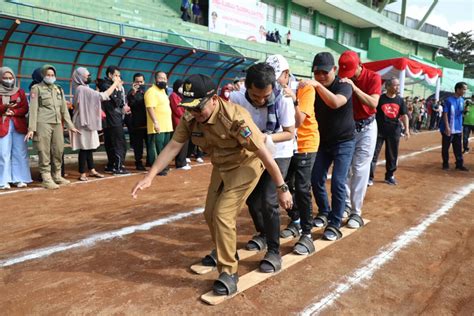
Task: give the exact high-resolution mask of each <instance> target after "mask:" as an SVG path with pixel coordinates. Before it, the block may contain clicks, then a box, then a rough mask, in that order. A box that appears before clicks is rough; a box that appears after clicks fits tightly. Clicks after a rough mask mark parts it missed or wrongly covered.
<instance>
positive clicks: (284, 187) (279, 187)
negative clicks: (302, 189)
mask: <svg viewBox="0 0 474 316" xmlns="http://www.w3.org/2000/svg"><path fill="white" fill-rule="evenodd" d="M277 189H279V190H281V192H288V190H290V188H289V187H288V185H287V184H286V183H283V184H282V185H279V186H277Z"/></svg>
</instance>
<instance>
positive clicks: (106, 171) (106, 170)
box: [104, 166, 115, 173]
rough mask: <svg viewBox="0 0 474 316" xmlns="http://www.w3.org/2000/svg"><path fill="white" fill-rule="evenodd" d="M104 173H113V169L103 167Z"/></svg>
mask: <svg viewBox="0 0 474 316" xmlns="http://www.w3.org/2000/svg"><path fill="white" fill-rule="evenodd" d="M104 172H105V173H115V169H114V168H113V167H109V166H105V168H104Z"/></svg>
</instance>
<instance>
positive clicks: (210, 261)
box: [201, 249, 217, 267]
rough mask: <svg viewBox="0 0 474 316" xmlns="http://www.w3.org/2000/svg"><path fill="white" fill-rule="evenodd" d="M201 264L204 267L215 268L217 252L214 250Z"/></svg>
mask: <svg viewBox="0 0 474 316" xmlns="http://www.w3.org/2000/svg"><path fill="white" fill-rule="evenodd" d="M201 263H202V265H203V266H206V267H217V252H216V250H215V249H213V250H212V251H211V253H210V254H208V255H206V256H205V257H204V258H202V260H201Z"/></svg>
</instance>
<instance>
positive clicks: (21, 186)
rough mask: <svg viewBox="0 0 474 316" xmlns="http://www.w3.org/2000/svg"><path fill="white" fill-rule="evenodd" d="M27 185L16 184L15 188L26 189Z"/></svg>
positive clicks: (23, 183)
mask: <svg viewBox="0 0 474 316" xmlns="http://www.w3.org/2000/svg"><path fill="white" fill-rule="evenodd" d="M27 186H28V185H27V184H26V183H25V182H18V183H17V184H16V187H17V188H26V187H27Z"/></svg>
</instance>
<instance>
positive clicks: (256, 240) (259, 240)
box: [245, 235, 267, 251]
mask: <svg viewBox="0 0 474 316" xmlns="http://www.w3.org/2000/svg"><path fill="white" fill-rule="evenodd" d="M266 248H267V240H266V239H265V237H262V236H261V235H255V236H253V237H252V239H250V240H249V242H248V243H247V245H246V246H245V249H247V250H250V251H262V250H264V249H266Z"/></svg>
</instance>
